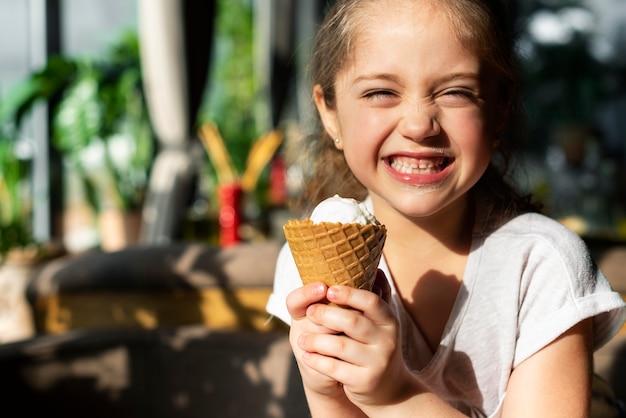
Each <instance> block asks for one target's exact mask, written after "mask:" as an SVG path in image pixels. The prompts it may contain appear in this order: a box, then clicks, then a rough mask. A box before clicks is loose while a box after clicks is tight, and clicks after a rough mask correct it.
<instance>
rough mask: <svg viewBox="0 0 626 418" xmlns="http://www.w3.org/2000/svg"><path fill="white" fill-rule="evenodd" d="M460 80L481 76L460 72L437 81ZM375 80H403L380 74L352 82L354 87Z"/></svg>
mask: <svg viewBox="0 0 626 418" xmlns="http://www.w3.org/2000/svg"><path fill="white" fill-rule="evenodd" d="M459 79H473V80H480V75H479V74H478V73H475V72H459V73H451V74H446V75H444V76H442V77H439V78H437V79H436V80H437V81H438V82H444V83H445V82H450V81H454V80H459ZM374 80H386V81H391V82H394V83H398V84H400V83H401V79H400V78H399V77H397V76H395V75H393V74H388V73H380V74H367V75H363V76H359V77H357V78H356V79H355V80H354V81H353V82H352V85H354V84H357V83H359V82H361V81H374Z"/></svg>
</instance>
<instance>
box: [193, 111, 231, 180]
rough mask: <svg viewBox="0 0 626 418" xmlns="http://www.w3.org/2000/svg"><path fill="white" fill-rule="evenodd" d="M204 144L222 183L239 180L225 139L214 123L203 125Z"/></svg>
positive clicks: (201, 136)
mask: <svg viewBox="0 0 626 418" xmlns="http://www.w3.org/2000/svg"><path fill="white" fill-rule="evenodd" d="M199 137H200V140H201V141H202V145H204V148H205V149H206V151H207V154H208V155H209V158H210V159H211V162H212V163H213V166H214V167H215V171H216V172H217V178H218V181H219V182H220V183H234V182H236V181H237V180H238V177H239V176H238V175H237V170H236V169H235V166H234V165H233V162H232V160H231V158H230V154H229V153H228V151H227V150H226V145H225V144H224V140H223V139H222V136H221V135H220V133H219V131H218V129H217V126H216V125H215V124H213V123H206V124H204V125H202V128H200V132H199Z"/></svg>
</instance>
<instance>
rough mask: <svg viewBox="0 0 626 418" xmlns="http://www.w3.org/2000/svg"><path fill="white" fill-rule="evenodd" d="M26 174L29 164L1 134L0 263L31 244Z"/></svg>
mask: <svg viewBox="0 0 626 418" xmlns="http://www.w3.org/2000/svg"><path fill="white" fill-rule="evenodd" d="M28 172H29V167H28V164H27V163H26V162H25V161H22V160H20V159H19V158H18V157H17V156H16V153H15V142H14V141H13V140H12V139H11V137H10V136H9V134H8V133H7V132H6V130H5V129H2V130H0V263H2V262H3V261H4V260H5V259H6V256H7V254H8V253H9V252H10V251H11V250H13V249H16V248H26V247H28V246H31V245H33V244H34V240H33V237H32V235H31V231H30V210H28V202H29V198H28V195H29V193H28V191H27V190H25V184H24V179H26V178H27V177H28Z"/></svg>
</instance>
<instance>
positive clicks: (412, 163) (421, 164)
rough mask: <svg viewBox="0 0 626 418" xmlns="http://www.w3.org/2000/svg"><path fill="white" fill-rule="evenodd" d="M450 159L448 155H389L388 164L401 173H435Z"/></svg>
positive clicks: (444, 166) (448, 162) (446, 164)
mask: <svg viewBox="0 0 626 418" xmlns="http://www.w3.org/2000/svg"><path fill="white" fill-rule="evenodd" d="M451 161H452V159H451V158H449V157H432V158H406V157H390V158H389V165H390V166H391V167H392V168H393V169H394V170H395V171H397V172H399V173H402V174H436V173H440V172H441V171H442V170H443V169H444V168H446V167H447V166H448V165H449V164H450V163H451Z"/></svg>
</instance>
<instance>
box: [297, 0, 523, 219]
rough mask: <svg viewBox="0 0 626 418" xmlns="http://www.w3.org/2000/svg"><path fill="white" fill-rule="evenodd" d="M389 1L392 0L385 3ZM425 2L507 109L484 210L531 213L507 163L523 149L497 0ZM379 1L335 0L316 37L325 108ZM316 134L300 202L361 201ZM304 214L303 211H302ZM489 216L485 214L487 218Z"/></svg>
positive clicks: (314, 65) (314, 69) (339, 159)
mask: <svg viewBox="0 0 626 418" xmlns="http://www.w3.org/2000/svg"><path fill="white" fill-rule="evenodd" d="M389 1H393V0H389ZM415 1H422V2H425V3H430V4H431V5H434V6H436V7H437V10H438V11H442V12H443V13H445V15H446V18H447V19H448V21H449V22H450V23H451V24H452V26H453V28H454V30H455V33H456V35H457V37H458V39H460V40H461V42H463V43H464V45H466V46H467V47H468V48H471V49H473V50H474V51H476V53H477V54H478V55H479V56H480V57H481V59H482V60H484V62H485V63H487V64H488V65H489V66H490V67H491V68H492V69H493V70H494V71H495V74H496V76H497V77H498V83H499V87H500V88H499V96H500V102H501V104H502V106H506V107H507V108H508V115H509V129H508V131H507V133H506V135H504V136H503V138H501V140H500V145H499V146H498V148H497V150H496V153H495V155H494V158H493V159H492V162H491V163H490V165H489V167H488V168H487V170H486V172H485V174H484V175H483V177H482V178H481V179H480V180H479V182H478V183H477V185H476V189H477V190H479V191H482V192H483V193H479V195H481V196H488V199H491V203H490V205H489V206H490V207H489V208H488V210H490V211H495V212H500V213H502V212H520V211H528V210H534V209H535V208H534V207H533V206H532V205H530V203H529V200H528V199H527V198H526V197H523V196H521V195H520V194H519V193H518V191H517V190H516V189H515V187H514V186H513V184H514V182H513V181H512V175H513V173H512V160H513V157H514V156H516V155H517V154H518V153H519V152H520V151H521V148H522V145H523V141H522V139H523V135H521V134H520V132H521V131H520V129H519V126H518V124H519V121H520V118H519V106H518V101H519V91H518V87H519V77H518V74H517V63H516V54H515V50H514V36H513V34H512V31H511V25H510V24H509V23H510V22H509V15H508V11H507V10H506V8H505V6H504V4H503V2H502V1H500V0H415ZM380 3H381V0H337V1H336V2H335V4H334V5H333V7H332V8H331V9H330V10H329V12H328V13H327V15H326V18H325V20H324V22H323V23H322V25H321V27H320V29H319V31H318V33H317V36H316V38H315V42H314V46H313V52H312V58H311V63H310V77H311V82H312V85H319V86H320V87H321V89H322V91H323V93H324V100H325V103H326V106H328V107H329V108H331V109H332V108H335V105H336V103H335V100H336V97H335V81H336V77H337V74H338V73H339V72H340V71H341V70H342V69H343V68H344V67H345V66H346V65H348V64H349V63H350V57H351V53H352V49H353V44H354V41H355V36H357V34H358V32H359V30H358V25H359V23H360V18H361V16H364V15H363V14H361V13H366V12H364V11H363V9H365V8H366V7H367V6H376V7H381V4H380ZM319 130H320V132H321V133H320V134H318V135H316V136H312V137H310V138H308V139H307V144H306V145H307V147H309V152H308V153H306V156H307V158H311V157H313V158H314V162H313V166H312V167H311V177H310V179H309V181H308V182H307V187H306V188H305V190H304V196H303V198H304V201H305V202H307V204H308V205H311V206H313V205H316V204H317V203H319V202H320V201H321V200H323V199H325V198H326V197H328V196H331V195H333V194H335V193H337V194H340V195H342V196H345V197H353V198H356V199H359V200H362V199H363V198H364V197H365V196H366V194H367V191H366V190H365V188H364V187H363V185H361V184H360V183H359V182H358V180H357V179H356V178H355V177H354V175H353V174H352V172H351V171H350V169H349V168H348V166H347V164H346V162H345V159H344V156H343V153H342V152H341V151H339V150H337V149H336V148H335V146H334V145H333V141H332V138H329V137H328V135H327V134H326V133H325V131H324V129H323V128H322V126H321V123H320V124H319ZM305 209H306V208H305ZM487 215H489V214H487Z"/></svg>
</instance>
